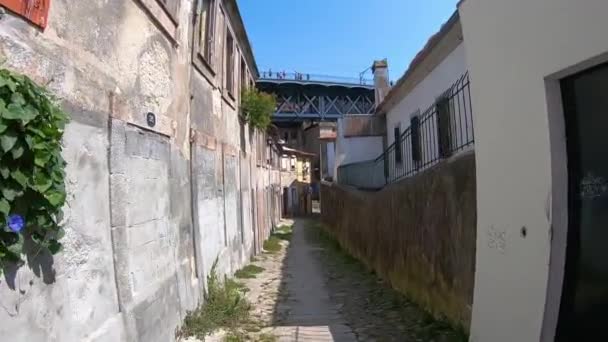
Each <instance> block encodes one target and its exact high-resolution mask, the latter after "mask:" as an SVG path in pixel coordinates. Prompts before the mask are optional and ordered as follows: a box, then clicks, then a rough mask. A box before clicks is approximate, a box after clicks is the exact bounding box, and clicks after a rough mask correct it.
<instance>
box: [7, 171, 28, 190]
mask: <svg viewBox="0 0 608 342" xmlns="http://www.w3.org/2000/svg"><path fill="white" fill-rule="evenodd" d="M11 177H12V178H13V179H14V180H16V181H17V183H19V185H21V186H22V187H23V188H25V186H26V185H27V176H26V175H24V174H23V172H21V170H19V169H17V170H14V171H13V172H11Z"/></svg>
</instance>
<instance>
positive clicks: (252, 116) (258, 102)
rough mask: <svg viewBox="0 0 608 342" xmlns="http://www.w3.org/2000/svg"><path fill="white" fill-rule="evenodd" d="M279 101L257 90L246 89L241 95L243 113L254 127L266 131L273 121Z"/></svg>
mask: <svg viewBox="0 0 608 342" xmlns="http://www.w3.org/2000/svg"><path fill="white" fill-rule="evenodd" d="M276 107H277V101H276V99H275V97H274V96H273V95H271V94H268V93H264V92H261V91H259V90H257V89H255V88H251V89H245V90H243V93H242V94H241V113H242V115H243V117H244V118H245V120H247V122H249V123H250V124H251V125H252V126H254V127H257V128H260V129H266V128H267V127H268V125H270V123H271V121H272V113H274V111H275V109H276Z"/></svg>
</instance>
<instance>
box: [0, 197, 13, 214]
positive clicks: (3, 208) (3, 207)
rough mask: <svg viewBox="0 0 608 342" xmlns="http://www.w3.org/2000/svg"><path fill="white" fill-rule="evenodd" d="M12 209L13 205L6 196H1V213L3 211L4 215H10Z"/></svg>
mask: <svg viewBox="0 0 608 342" xmlns="http://www.w3.org/2000/svg"><path fill="white" fill-rule="evenodd" d="M10 211H11V205H10V204H9V203H8V201H7V200H5V199H4V198H0V213H3V214H4V216H8V213H9V212H10Z"/></svg>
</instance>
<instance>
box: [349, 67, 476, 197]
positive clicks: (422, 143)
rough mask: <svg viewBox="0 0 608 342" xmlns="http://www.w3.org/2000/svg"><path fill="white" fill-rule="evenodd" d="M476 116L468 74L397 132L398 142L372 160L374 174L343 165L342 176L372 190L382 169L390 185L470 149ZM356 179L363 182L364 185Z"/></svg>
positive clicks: (473, 138)
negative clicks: (371, 187)
mask: <svg viewBox="0 0 608 342" xmlns="http://www.w3.org/2000/svg"><path fill="white" fill-rule="evenodd" d="M472 113H473V111H472V107H471V93H470V81H469V75H468V73H465V74H464V75H462V77H460V79H458V81H457V82H456V83H454V84H453V85H452V86H451V87H450V88H449V89H447V90H446V91H445V92H443V93H442V94H441V95H440V96H439V97H437V100H436V101H435V103H434V104H433V105H432V106H430V107H429V108H428V109H427V110H426V111H425V112H424V113H422V114H419V115H416V116H413V117H412V118H411V119H410V125H409V127H408V128H407V129H406V130H405V131H404V132H403V133H401V132H399V131H398V129H396V131H395V132H394V133H395V142H393V144H391V145H390V146H389V147H388V148H387V149H386V150H385V151H384V152H383V153H382V154H381V155H380V156H379V157H378V158H376V159H375V160H373V161H369V163H371V162H373V163H374V164H375V165H374V166H369V167H368V168H367V171H365V172H370V170H373V172H374V174H368V175H367V177H365V175H353V174H355V173H358V171H364V170H363V169H362V168H361V167H360V165H344V166H341V167H340V169H341V170H340V173H341V174H347V175H349V176H348V177H347V178H346V179H345V181H347V182H349V183H344V184H348V185H352V186H357V187H364V188H365V187H368V185H369V184H366V183H367V182H368V180H371V179H375V178H376V177H377V175H376V174H375V173H377V172H378V171H377V170H378V169H379V168H380V169H383V173H384V183H385V184H389V183H392V182H395V181H397V180H400V179H402V178H405V177H409V176H412V175H414V174H416V173H418V172H420V171H422V170H424V169H427V168H429V167H431V166H433V165H435V164H436V163H438V162H439V161H441V160H442V159H445V158H449V157H450V156H452V155H454V154H455V153H457V152H459V151H463V150H465V149H467V148H469V147H470V146H472V145H473V144H474V141H475V137H474V133H473V114H472ZM389 133H390V132H389ZM338 180H339V182H340V183H342V180H341V179H340V178H338ZM352 180H357V181H360V180H363V184H356V183H355V182H352Z"/></svg>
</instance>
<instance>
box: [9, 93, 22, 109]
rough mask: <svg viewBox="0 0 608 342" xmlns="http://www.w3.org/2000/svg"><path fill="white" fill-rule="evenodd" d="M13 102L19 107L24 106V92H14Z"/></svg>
mask: <svg viewBox="0 0 608 342" xmlns="http://www.w3.org/2000/svg"><path fill="white" fill-rule="evenodd" d="M11 104H16V105H17V106H19V107H21V106H23V105H24V104H25V98H23V94H21V93H13V95H12V96H11ZM9 106H10V105H9Z"/></svg>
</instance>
